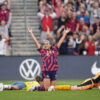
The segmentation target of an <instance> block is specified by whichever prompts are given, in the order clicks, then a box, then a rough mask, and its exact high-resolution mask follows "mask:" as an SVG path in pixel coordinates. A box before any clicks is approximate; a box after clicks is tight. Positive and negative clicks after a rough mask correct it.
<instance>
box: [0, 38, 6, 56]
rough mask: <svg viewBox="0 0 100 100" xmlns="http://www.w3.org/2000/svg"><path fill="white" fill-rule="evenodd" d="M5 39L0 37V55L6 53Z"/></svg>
mask: <svg viewBox="0 0 100 100" xmlns="http://www.w3.org/2000/svg"><path fill="white" fill-rule="evenodd" d="M5 42H6V40H5V39H2V40H1V41H0V55H6V43H5Z"/></svg>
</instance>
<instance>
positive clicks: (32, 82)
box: [23, 81, 40, 90]
mask: <svg viewBox="0 0 100 100" xmlns="http://www.w3.org/2000/svg"><path fill="white" fill-rule="evenodd" d="M24 83H25V84H26V87H25V88H24V89H23V90H28V89H29V88H30V87H32V86H33V85H35V86H40V84H39V83H38V82H37V81H31V82H24Z"/></svg>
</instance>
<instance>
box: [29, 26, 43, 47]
mask: <svg viewBox="0 0 100 100" xmlns="http://www.w3.org/2000/svg"><path fill="white" fill-rule="evenodd" d="M28 32H29V33H30V35H31V37H32V39H33V41H34V43H35V45H36V47H37V48H38V49H40V47H41V46H40V44H39V42H38V41H37V39H36V37H35V36H34V34H33V32H32V28H29V27H28Z"/></svg>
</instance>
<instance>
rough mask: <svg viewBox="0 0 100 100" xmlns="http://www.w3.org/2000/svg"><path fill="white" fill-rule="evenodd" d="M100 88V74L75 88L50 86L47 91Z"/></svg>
mask: <svg viewBox="0 0 100 100" xmlns="http://www.w3.org/2000/svg"><path fill="white" fill-rule="evenodd" d="M98 87H100V72H99V73H98V74H97V75H95V76H94V77H92V78H90V79H86V80H85V81H84V82H83V83H82V84H79V85H76V86H70V85H58V86H51V87H50V88H49V89H48V90H49V91H53V90H89V89H92V88H98Z"/></svg>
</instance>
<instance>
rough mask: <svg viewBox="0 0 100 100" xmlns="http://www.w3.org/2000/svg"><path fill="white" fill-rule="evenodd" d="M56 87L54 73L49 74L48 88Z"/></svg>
mask: <svg viewBox="0 0 100 100" xmlns="http://www.w3.org/2000/svg"><path fill="white" fill-rule="evenodd" d="M55 85H56V71H51V72H50V86H55Z"/></svg>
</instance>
